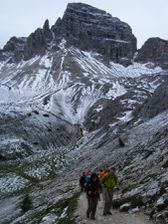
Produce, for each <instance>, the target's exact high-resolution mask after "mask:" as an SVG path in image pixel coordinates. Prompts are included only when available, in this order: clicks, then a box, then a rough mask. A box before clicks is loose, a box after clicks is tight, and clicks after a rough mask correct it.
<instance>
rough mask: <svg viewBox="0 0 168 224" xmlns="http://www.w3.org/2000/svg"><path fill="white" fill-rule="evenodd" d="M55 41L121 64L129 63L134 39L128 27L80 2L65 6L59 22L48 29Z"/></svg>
mask: <svg viewBox="0 0 168 224" xmlns="http://www.w3.org/2000/svg"><path fill="white" fill-rule="evenodd" d="M52 31H53V32H54V33H55V37H56V39H57V40H58V41H59V40H60V39H62V38H65V39H66V40H67V41H68V44H69V45H74V46H75V47H78V48H80V49H83V50H93V51H96V52H98V53H101V54H103V55H105V56H106V57H107V59H108V60H113V61H115V62H119V63H122V64H129V63H131V59H132V58H133V55H134V52H135V51H136V38H135V37H134V35H133V34H132V30H131V28H130V26H129V25H128V24H126V23H124V22H121V21H120V20H119V19H118V18H115V17H112V16H111V15H110V14H108V13H106V12H105V11H103V10H100V9H97V8H94V7H92V6H89V5H87V4H82V3H69V4H68V6H67V9H66V11H65V14H64V16H63V18H62V19H60V18H59V19H58V20H57V22H56V24H55V25H54V26H53V27H52Z"/></svg>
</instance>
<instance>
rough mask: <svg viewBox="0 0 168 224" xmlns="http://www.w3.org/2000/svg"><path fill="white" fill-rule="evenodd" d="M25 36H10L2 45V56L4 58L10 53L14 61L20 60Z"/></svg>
mask: <svg viewBox="0 0 168 224" xmlns="http://www.w3.org/2000/svg"><path fill="white" fill-rule="evenodd" d="M26 40H27V38H26V37H20V38H17V37H15V36H14V37H11V38H10V39H9V41H8V42H7V43H6V45H5V46H4V48H3V50H2V51H1V54H2V57H3V58H6V57H7V56H9V55H11V56H13V57H12V58H13V60H12V61H14V62H18V61H20V59H21V58H22V57H23V53H24V46H25V43H26ZM4 52H5V54H3V53H4Z"/></svg>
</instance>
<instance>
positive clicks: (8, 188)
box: [0, 174, 28, 193]
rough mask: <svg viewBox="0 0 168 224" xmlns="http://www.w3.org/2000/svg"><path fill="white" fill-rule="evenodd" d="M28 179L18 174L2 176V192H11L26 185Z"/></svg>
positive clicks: (0, 191)
mask: <svg viewBox="0 0 168 224" xmlns="http://www.w3.org/2000/svg"><path fill="white" fill-rule="evenodd" d="M27 183H28V180H26V179H23V178H22V177H20V176H17V175H16V174H9V175H6V176H5V177H1V178H0V193H11V192H14V191H16V190H20V189H22V188H24V187H25V186H26V184H27Z"/></svg>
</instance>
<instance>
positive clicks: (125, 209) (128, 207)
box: [120, 203, 131, 212]
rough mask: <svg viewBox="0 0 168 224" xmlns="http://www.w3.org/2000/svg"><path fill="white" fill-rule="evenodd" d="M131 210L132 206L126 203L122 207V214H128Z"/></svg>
mask: <svg viewBox="0 0 168 224" xmlns="http://www.w3.org/2000/svg"><path fill="white" fill-rule="evenodd" d="M130 209H131V204H129V203H126V204H123V205H121V206H120V212H128V211H129V210H130Z"/></svg>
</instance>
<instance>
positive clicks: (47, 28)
mask: <svg viewBox="0 0 168 224" xmlns="http://www.w3.org/2000/svg"><path fill="white" fill-rule="evenodd" d="M43 33H44V37H45V39H46V41H47V42H50V41H51V39H52V32H51V30H50V25H49V20H48V19H47V20H46V21H45V22H44V25H43Z"/></svg>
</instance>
